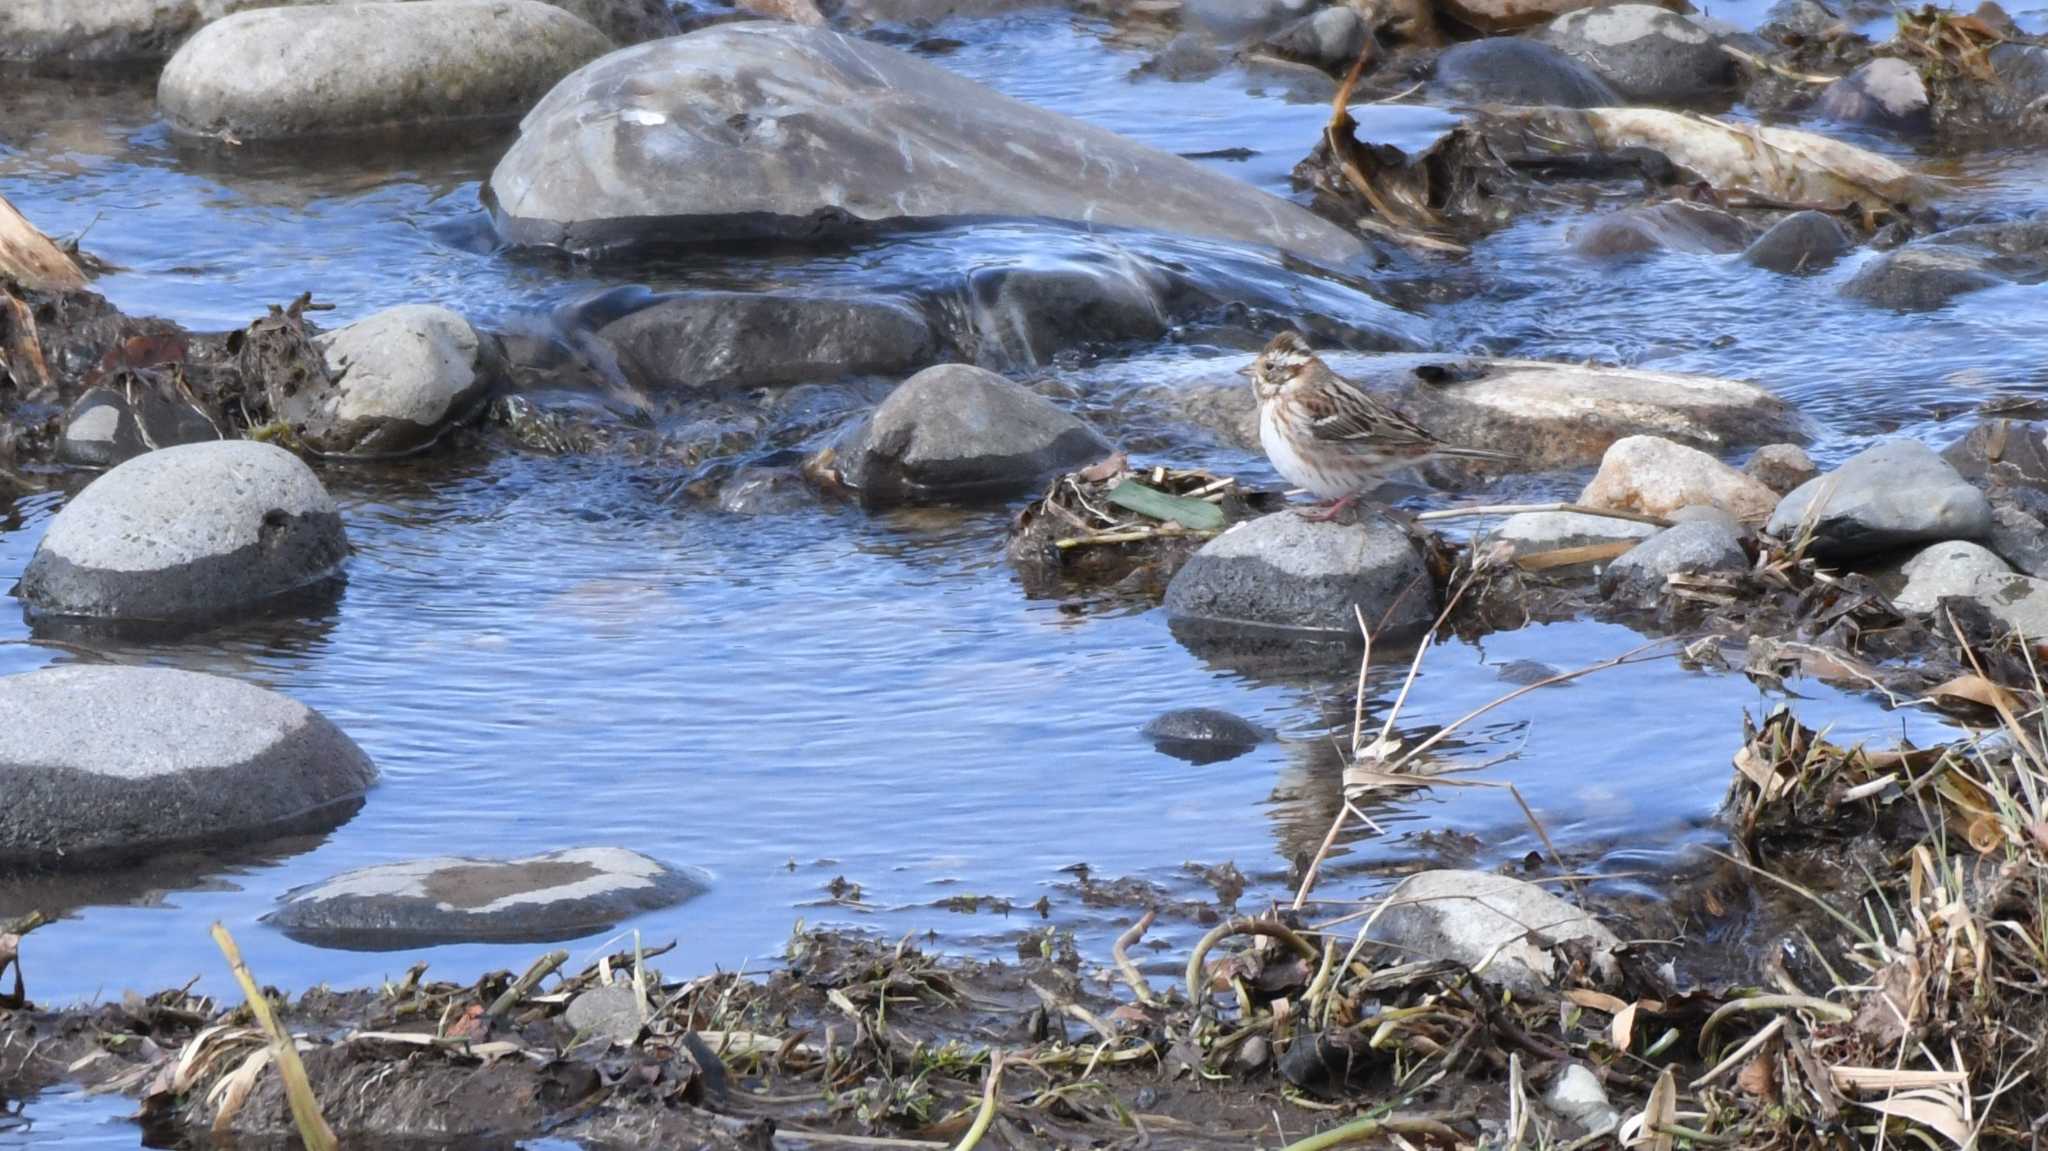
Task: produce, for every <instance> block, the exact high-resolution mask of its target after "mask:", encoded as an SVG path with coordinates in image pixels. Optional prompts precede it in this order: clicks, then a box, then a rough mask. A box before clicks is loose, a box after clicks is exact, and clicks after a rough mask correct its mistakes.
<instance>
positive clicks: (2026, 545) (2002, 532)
mask: <svg viewBox="0 0 2048 1151" xmlns="http://www.w3.org/2000/svg"><path fill="white" fill-rule="evenodd" d="M1984 542H1985V543H1986V544H1987V545H1988V546H1989V547H1990V548H1991V550H1992V551H1993V552H1995V553H1997V555H1998V556H1999V558H2001V559H2003V560H2004V561H2005V562H2007V563H2009V564H2011V565H2012V566H2013V567H2015V568H2017V569H2018V570H2019V571H2020V572H2021V573H2022V574H2025V575H2030V576H2036V577H2048V523H2043V522H2042V521H2041V519H2040V517H2038V516H2036V515H2034V513H2032V512H2029V511H2027V510H2026V509H2024V508H2022V507H2020V506H2019V505H2017V504H2015V503H2013V502H2011V501H2010V500H2002V499H1994V500H1992V501H1991V534H1990V535H1988V536H1986V537H1985V538H1984Z"/></svg>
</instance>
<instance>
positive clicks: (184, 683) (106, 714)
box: [0, 665, 377, 866]
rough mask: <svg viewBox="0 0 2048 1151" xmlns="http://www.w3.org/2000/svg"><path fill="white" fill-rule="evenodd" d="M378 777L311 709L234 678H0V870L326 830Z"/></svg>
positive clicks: (126, 673) (145, 670) (100, 673)
mask: <svg viewBox="0 0 2048 1151" xmlns="http://www.w3.org/2000/svg"><path fill="white" fill-rule="evenodd" d="M376 778H377V769H376V767H375V766H374V765H373V764H371V762H370V760H369V757H367V756H365V755H364V754H363V752H362V749H361V748H358V747H357V746H356V745H355V743H354V742H353V741H352V740H350V739H349V738H348V736H346V735H344V734H342V732H341V731H340V729H338V728H336V727H335V726H334V725H333V724H332V723H329V722H328V721H327V719H326V718H325V717H324V716H322V715H320V713H318V712H316V711H313V710H311V709H309V708H307V707H305V706H304V705H303V704H300V703H298V702H296V701H294V700H291V699H287V698H285V697H284V696H281V695H278V694H277V693H275V692H271V691H266V690H264V689H262V688H260V687H255V686H252V685H249V684H245V683H240V682H238V681H236V680H232V679H226V678H223V677H220V676H211V675H200V674H198V673H196V672H189V671H174V670H171V669H168V668H155V667H122V666H110V665H84V666H61V667H50V668H44V669H43V670H41V671H34V672H29V673H28V674H26V675H14V676H8V677H6V678H4V679H0V794H4V795H5V796H6V797H7V801H6V802H5V803H0V863H6V864H24V863H25V864H34V865H61V866H93V865H98V864H101V863H106V862H118V861H120V860H123V859H131V858H134V857H136V856H140V855H146V854H149V853H152V852H156V851H161V850H163V849H166V848H170V847H176V846H187V845H194V844H203V843H209V842H227V841H233V842H236V843H247V842H249V841H251V840H252V839H254V838H258V837H260V836H263V835H266V834H276V833H281V832H285V831H302V830H307V829H311V828H327V827H333V826H335V825H336V824H338V823H340V822H341V821H343V820H344V819H346V818H347V817H348V815H349V814H351V813H352V812H353V811H354V809H355V807H354V801H355V800H357V799H358V798H359V797H360V796H361V795H362V794H363V792H364V791H365V790H366V789H368V788H369V786H370V785H371V784H372V783H374V782H375V781H376Z"/></svg>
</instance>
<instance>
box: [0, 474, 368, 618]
mask: <svg viewBox="0 0 2048 1151" xmlns="http://www.w3.org/2000/svg"><path fill="white" fill-rule="evenodd" d="M348 553H349V545H348V537H347V535H346V533H345V532H344V531H343V529H342V523H341V516H340V515H339V514H337V513H336V511H335V508H334V501H333V500H332V499H330V498H329V497H328V495H327V491H326V489H325V488H323V487H321V486H320V480H319V479H318V478H317V477H315V476H314V475H313V472H312V469H310V468H308V467H307V466H306V465H305V463H304V462H303V461H301V460H300V459H299V458H298V457H297V456H294V455H292V454H291V453H290V452H287V451H285V450H284V449H282V448H277V447H272V446H270V445H269V444H262V443H256V442H254V441H251V440H223V441H218V442H214V443H205V444H186V445H182V446H179V447H172V448H164V449H162V450H161V451H154V452H148V453H145V454H143V455H140V456H137V457H135V458H134V459H132V460H129V461H128V462H126V463H124V464H122V465H120V466H119V467H116V468H114V469H113V470H112V471H109V472H107V473H106V474H105V475H103V476H100V477H99V478H98V479H96V480H94V481H93V482H92V483H90V484H88V485H87V486H86V488H85V490H84V491H82V492H80V493H79V494H78V495H77V496H76V497H74V498H73V499H72V501H71V502H70V503H69V504H67V505H65V507H64V508H63V510H61V511H59V512H58V513H57V515H56V517H55V518H54V519H52V520H51V521H50V527H49V530H48V531H47V532H46V533H44V535H43V540H42V543H41V544H40V545H39V546H37V548H36V551H35V555H34V556H32V557H31V558H30V559H29V562H28V567H27V569H26V570H25V571H24V572H23V573H22V577H21V583H20V586H19V587H18V588H17V589H16V594H17V595H19V596H20V597H21V599H22V601H23V603H24V604H26V605H27V608H28V610H29V612H30V614H31V615H50V616H84V617H91V618H99V619H110V620H122V621H188V620H198V619H204V618H207V617H211V616H215V615H218V614H220V613H223V612H226V611H230V610H234V609H237V608H242V607H246V606H249V605H252V604H256V603H259V602H261V601H263V600H266V599H270V598H272V597H275V596H279V595H283V594H284V593H287V592H291V591H294V590H297V589H300V588H304V587H306V586H308V585H310V584H314V583H318V582H320V581H323V580H326V579H329V578H330V577H334V576H337V575H338V574H339V573H340V571H341V566H342V563H343V561H344V560H346V559H347V557H348Z"/></svg>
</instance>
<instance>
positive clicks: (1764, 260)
mask: <svg viewBox="0 0 2048 1151" xmlns="http://www.w3.org/2000/svg"><path fill="white" fill-rule="evenodd" d="M1850 245H1851V241H1850V239H1849V233H1848V231H1847V230H1846V229H1844V228H1843V227H1842V225H1841V224H1839V223H1837V222H1836V220H1835V218H1834V217H1833V216H1830V215H1828V214H1827V213H1826V212H1816V211H1812V210H1810V209H1809V210H1808V211H1804V212H1794V213H1792V214H1791V215H1789V216H1787V217H1785V218H1784V219H1782V220H1779V221H1778V222H1777V223H1775V224H1772V225H1771V226H1770V227H1769V228H1768V229H1766V230H1765V231H1764V234H1763V235H1761V236H1758V237H1757V238H1756V242H1755V243H1753V244H1751V245H1750V246H1749V248H1748V249H1747V250H1746V251H1744V252H1743V253H1742V259H1743V261H1744V262H1746V263H1750V264H1755V265H1756V266H1757V267H1759V268H1768V269H1770V270H1771V271H1773V272H1785V273H1788V274H1790V273H1798V272H1817V271H1820V270H1821V269H1823V268H1826V267H1828V266H1829V265H1831V264H1833V263H1834V262H1835V261H1836V260H1839V259H1841V258H1842V256H1843V255H1845V254H1846V253H1847V252H1848V251H1849V248H1850Z"/></svg>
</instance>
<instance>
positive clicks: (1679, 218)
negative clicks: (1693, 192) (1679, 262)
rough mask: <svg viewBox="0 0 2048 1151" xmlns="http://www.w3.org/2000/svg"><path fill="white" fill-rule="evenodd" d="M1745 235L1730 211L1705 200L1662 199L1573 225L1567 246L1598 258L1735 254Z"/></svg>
mask: <svg viewBox="0 0 2048 1151" xmlns="http://www.w3.org/2000/svg"><path fill="white" fill-rule="evenodd" d="M1749 239H1750V232H1749V225H1748V224H1745V223H1743V222H1742V220H1740V219H1739V218H1737V217H1736V216H1734V215H1732V214H1730V213H1728V212H1724V211H1722V210H1721V209H1719V208H1714V207H1709V206H1708V205H1705V204H1693V203H1688V202H1686V201H1684V200H1666V201H1664V202H1663V203H1661V204H1651V205H1649V206H1648V207H1635V208H1621V209H1618V210H1616V211H1613V212H1609V213H1607V214H1606V215H1603V216H1600V217H1598V218H1596V219H1594V220H1593V221H1592V222H1591V223H1588V224H1586V225H1584V226H1583V227H1580V228H1578V229H1576V230H1575V231H1574V232H1573V233H1572V236H1571V245H1572V250H1573V251H1574V252H1577V253H1578V254H1579V255H1582V256H1591V257H1594V258H1596V259H1597V258H1604V257H1611V256H1636V255H1643V254H1645V253H1649V252H1690V253H1694V254H1698V255H1714V254H1720V253H1725V252H1739V251H1741V250H1742V249H1743V246H1744V245H1746V244H1748V243H1749Z"/></svg>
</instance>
